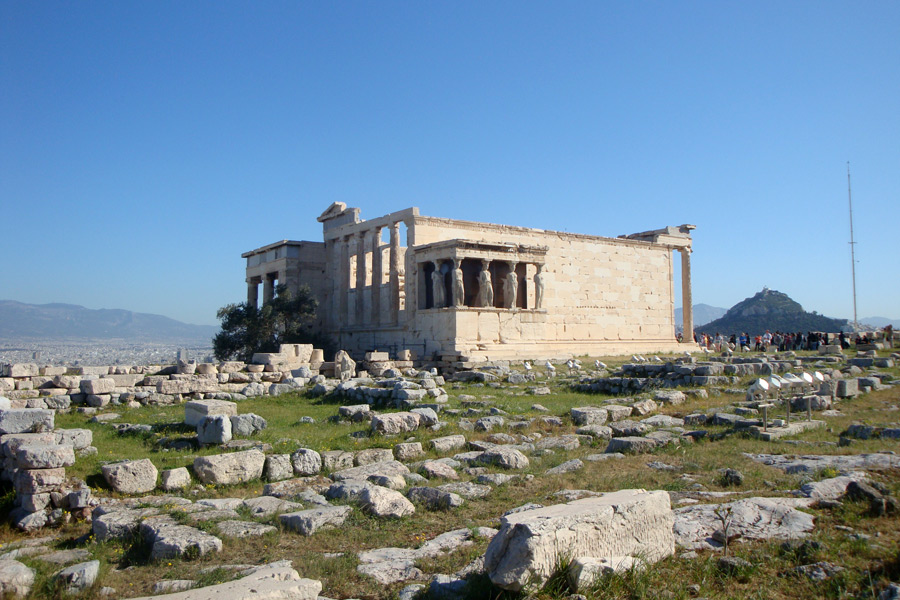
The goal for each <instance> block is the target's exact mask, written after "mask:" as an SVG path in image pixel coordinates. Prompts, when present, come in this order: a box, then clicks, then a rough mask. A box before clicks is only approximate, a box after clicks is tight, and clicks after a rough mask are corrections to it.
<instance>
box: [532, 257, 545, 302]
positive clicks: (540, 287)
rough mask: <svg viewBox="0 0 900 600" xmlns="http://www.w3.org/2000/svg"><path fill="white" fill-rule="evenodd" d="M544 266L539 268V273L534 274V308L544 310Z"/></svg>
mask: <svg viewBox="0 0 900 600" xmlns="http://www.w3.org/2000/svg"><path fill="white" fill-rule="evenodd" d="M543 268H544V265H538V266H537V273H535V274H534V307H535V308H543V304H544V273H543V272H542V269H543Z"/></svg>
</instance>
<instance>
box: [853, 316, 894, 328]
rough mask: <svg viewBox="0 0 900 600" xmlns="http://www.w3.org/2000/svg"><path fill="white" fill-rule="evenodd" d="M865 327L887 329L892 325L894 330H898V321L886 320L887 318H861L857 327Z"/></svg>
mask: <svg viewBox="0 0 900 600" xmlns="http://www.w3.org/2000/svg"><path fill="white" fill-rule="evenodd" d="M866 325H870V326H872V327H877V328H881V327H887V326H888V325H893V326H894V329H897V328H900V319H888V318H887V317H863V318H862V319H860V320H859V326H860V327H862V328H865V326H866Z"/></svg>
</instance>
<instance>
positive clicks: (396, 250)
mask: <svg viewBox="0 0 900 600" xmlns="http://www.w3.org/2000/svg"><path fill="white" fill-rule="evenodd" d="M390 258H391V273H390V283H391V323H394V324H395V325H396V324H397V323H399V322H400V222H399V221H398V222H396V223H391V257H390Z"/></svg>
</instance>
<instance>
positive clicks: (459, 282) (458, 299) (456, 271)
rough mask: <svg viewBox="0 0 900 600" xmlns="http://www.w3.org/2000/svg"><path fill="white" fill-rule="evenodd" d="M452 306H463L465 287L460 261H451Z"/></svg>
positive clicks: (456, 259)
mask: <svg viewBox="0 0 900 600" xmlns="http://www.w3.org/2000/svg"><path fill="white" fill-rule="evenodd" d="M452 274H453V306H465V304H466V286H465V283H464V282H463V272H462V261H461V260H459V259H458V258H454V259H453V272H452Z"/></svg>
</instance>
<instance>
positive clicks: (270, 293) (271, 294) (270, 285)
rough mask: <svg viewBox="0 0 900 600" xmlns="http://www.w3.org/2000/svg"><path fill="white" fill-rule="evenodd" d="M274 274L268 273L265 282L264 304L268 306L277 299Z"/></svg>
mask: <svg viewBox="0 0 900 600" xmlns="http://www.w3.org/2000/svg"><path fill="white" fill-rule="evenodd" d="M272 275H274V273H266V277H265V280H264V281H263V304H268V303H269V302H271V301H272V299H273V298H275V279H274V278H273V277H272Z"/></svg>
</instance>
